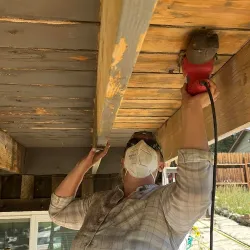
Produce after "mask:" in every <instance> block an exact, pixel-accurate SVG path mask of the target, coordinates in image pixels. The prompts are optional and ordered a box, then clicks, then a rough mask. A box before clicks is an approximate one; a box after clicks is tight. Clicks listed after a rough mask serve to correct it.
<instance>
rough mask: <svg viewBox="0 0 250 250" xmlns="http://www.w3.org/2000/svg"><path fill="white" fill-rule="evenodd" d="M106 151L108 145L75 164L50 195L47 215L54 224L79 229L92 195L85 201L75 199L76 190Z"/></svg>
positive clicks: (93, 151) (93, 150) (92, 197)
mask: <svg viewBox="0 0 250 250" xmlns="http://www.w3.org/2000/svg"><path fill="white" fill-rule="evenodd" d="M108 149H109V145H107V146H106V148H105V150H104V151H102V152H100V153H96V150H95V149H92V150H91V151H90V152H89V154H88V156H87V157H85V158H83V159H82V160H81V161H80V162H79V163H77V165H76V166H75V168H74V169H73V170H72V171H71V172H70V173H69V174H68V175H67V176H66V178H65V179H64V180H63V181H62V183H61V184H60V185H59V186H58V188H57V189H56V190H55V192H54V193H53V194H52V196H51V202H50V207H49V215H50V217H51V219H52V221H53V222H54V223H56V224H58V225H60V226H63V227H66V228H71V229H76V230H77V229H80V227H81V226H82V224H83V220H84V218H85V215H86V213H87V210H88V208H89V206H90V204H91V202H92V201H93V199H94V195H92V196H91V197H89V198H87V199H75V195H76V192H77V189H78V187H79V185H80V184H81V182H82V180H83V178H84V175H85V174H86V173H87V172H88V170H89V169H90V168H91V167H92V166H93V165H94V164H95V163H96V162H97V161H99V160H100V159H101V158H103V157H104V156H105V155H106V154H107V152H108Z"/></svg>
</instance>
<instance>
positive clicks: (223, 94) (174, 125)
mask: <svg viewBox="0 0 250 250" xmlns="http://www.w3.org/2000/svg"><path fill="white" fill-rule="evenodd" d="M212 80H213V81H214V82H215V83H216V84H217V87H218V89H219V91H220V96H219V98H218V100H217V102H216V115H217V123H218V135H219V139H224V138H225V137H227V136H230V135H231V134H233V133H236V132H239V131H241V130H242V129H244V128H247V127H249V126H250V42H248V43H247V44H246V45H245V46H244V47H243V48H242V49H241V50H240V51H239V52H238V53H237V54H236V55H235V56H233V57H232V58H231V59H230V60H229V61H228V62H227V63H226V64H225V65H224V66H223V67H222V68H221V69H220V70H219V71H218V73H216V74H215V76H214V77H213V78H212ZM204 118H205V124H206V130H207V136H208V140H209V144H212V143H213V142H214V140H213V139H214V135H213V120H212V114H211V107H210V106H209V107H207V108H205V109H204ZM194 136H195V135H194ZM157 137H158V141H159V143H160V144H161V146H162V149H163V152H164V156H165V160H166V161H170V160H172V159H173V158H175V157H176V156H177V150H178V149H179V147H180V142H181V138H182V117H181V111H180V110H179V111H177V112H176V113H175V114H174V115H173V116H172V117H171V118H170V119H169V120H168V121H167V122H166V123H165V124H163V126H162V127H161V128H160V129H159V130H158V132H157Z"/></svg>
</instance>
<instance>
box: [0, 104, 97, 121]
mask: <svg viewBox="0 0 250 250" xmlns="http://www.w3.org/2000/svg"><path fill="white" fill-rule="evenodd" d="M36 116H37V117H47V118H48V119H50V118H49V117H57V116H58V117H64V118H69V117H73V118H74V117H75V118H76V117H79V116H88V117H93V110H91V109H83V108H47V109H45V108H42V107H30V108H23V107H18V106H17V107H0V119H2V118H4V117H5V118H7V117H10V118H14V117H18V118H22V117H25V118H30V117H34V119H35V117H36Z"/></svg>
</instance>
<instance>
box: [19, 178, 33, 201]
mask: <svg viewBox="0 0 250 250" xmlns="http://www.w3.org/2000/svg"><path fill="white" fill-rule="evenodd" d="M34 180H35V178H34V176H33V175H22V184H21V195H20V198H21V199H28V200H31V199H33V195H34Z"/></svg>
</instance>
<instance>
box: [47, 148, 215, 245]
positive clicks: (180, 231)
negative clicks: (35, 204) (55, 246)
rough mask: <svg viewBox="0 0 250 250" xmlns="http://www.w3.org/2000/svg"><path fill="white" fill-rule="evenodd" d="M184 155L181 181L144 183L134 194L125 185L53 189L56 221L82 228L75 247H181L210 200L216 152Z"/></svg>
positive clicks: (188, 151) (185, 152)
mask: <svg viewBox="0 0 250 250" xmlns="http://www.w3.org/2000/svg"><path fill="white" fill-rule="evenodd" d="M178 156H179V157H178V165H179V167H178V170H177V173H178V174H177V178H176V183H172V184H169V185H167V186H158V185H145V186H141V187H139V188H138V189H137V190H136V191H135V192H134V193H132V194H131V195H130V196H129V197H124V192H123V189H122V188H121V187H116V188H115V189H114V190H111V191H107V192H100V193H95V194H93V195H92V196H91V197H89V198H87V199H80V200H79V199H75V198H74V197H67V198H62V197H58V196H56V195H55V194H52V199H51V204H50V208H49V214H50V216H51V219H52V221H53V222H55V223H56V224H58V225H60V226H63V227H66V228H70V229H76V230H79V232H78V234H77V236H76V238H75V239H74V241H73V244H72V248H71V249H74V250H76V249H77V250H79V249H96V250H97V249H117V250H118V249H129V250H131V249H136V250H147V249H178V248H179V246H180V244H181V242H182V241H183V239H184V238H185V236H186V234H187V233H188V232H189V230H190V229H191V228H192V225H193V224H194V223H195V222H196V221H197V220H198V219H199V218H200V217H201V216H202V215H203V214H204V213H205V211H206V209H207V208H208V206H209V205H210V200H211V190H212V167H211V166H212V164H211V162H212V158H213V157H212V154H211V153H209V152H205V151H201V150H196V149H185V150H184V149H182V150H179V154H178Z"/></svg>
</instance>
